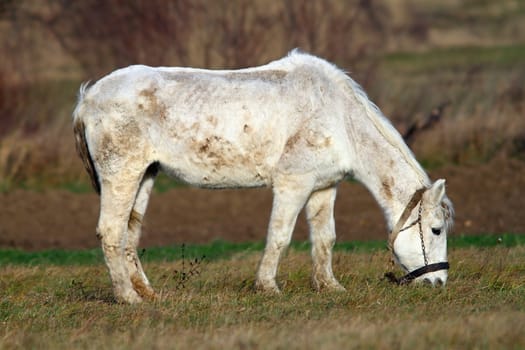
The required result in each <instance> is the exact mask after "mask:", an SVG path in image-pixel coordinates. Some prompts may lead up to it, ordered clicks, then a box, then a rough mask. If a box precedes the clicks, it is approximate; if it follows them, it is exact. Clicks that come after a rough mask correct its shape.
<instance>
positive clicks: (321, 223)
mask: <svg viewBox="0 0 525 350" xmlns="http://www.w3.org/2000/svg"><path fill="white" fill-rule="evenodd" d="M336 191H337V189H336V187H331V188H327V189H324V190H320V191H316V192H314V193H312V195H311V196H310V198H309V199H308V202H307V203H306V218H307V220H308V224H309V226H310V240H311V242H312V260H313V273H312V283H313V286H314V288H315V289H316V290H318V291H319V290H321V289H324V288H327V289H330V290H345V289H344V287H343V286H341V284H340V283H339V282H338V281H337V279H336V278H335V276H334V273H333V271H332V249H333V247H334V244H335V238H336V236H335V220H334V202H335V195H336Z"/></svg>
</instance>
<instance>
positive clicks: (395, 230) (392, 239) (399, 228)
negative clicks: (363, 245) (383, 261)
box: [388, 187, 427, 254]
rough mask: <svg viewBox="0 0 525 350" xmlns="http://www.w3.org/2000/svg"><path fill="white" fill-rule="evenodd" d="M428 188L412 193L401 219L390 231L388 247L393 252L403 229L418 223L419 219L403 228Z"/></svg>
mask: <svg viewBox="0 0 525 350" xmlns="http://www.w3.org/2000/svg"><path fill="white" fill-rule="evenodd" d="M426 190H427V189H426V188H425V187H423V188H420V189H419V190H417V191H416V192H414V194H413V195H412V198H410V201H409V202H408V204H407V206H406V207H405V210H403V213H402V214H401V216H400V217H399V220H397V223H396V225H395V226H394V228H393V229H392V231H391V232H390V235H389V236H388V249H389V250H390V252H392V254H393V253H394V242H395V240H396V238H397V236H398V235H399V233H400V232H401V231H404V230H406V229H408V228H410V227H412V226H414V225H415V224H416V223H417V220H416V221H414V222H413V223H411V224H410V225H408V226H407V227H405V228H403V225H404V224H405V222H406V221H407V220H408V218H409V217H410V214H412V210H414V208H415V207H416V205H417V204H418V203H419V202H421V199H422V198H423V193H425V191H426Z"/></svg>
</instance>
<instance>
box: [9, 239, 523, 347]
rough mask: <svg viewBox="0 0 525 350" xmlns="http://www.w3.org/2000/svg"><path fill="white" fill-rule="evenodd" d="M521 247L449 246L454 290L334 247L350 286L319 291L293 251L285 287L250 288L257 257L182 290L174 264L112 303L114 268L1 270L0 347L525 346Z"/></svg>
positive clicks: (207, 270) (303, 256) (151, 267)
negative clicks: (138, 299)
mask: <svg viewBox="0 0 525 350" xmlns="http://www.w3.org/2000/svg"><path fill="white" fill-rule="evenodd" d="M524 253H525V250H524V247H523V246H518V247H514V248H504V247H497V248H483V249H480V248H466V249H453V250H452V251H451V252H450V262H451V265H452V270H451V275H450V280H449V284H448V285H447V287H446V289H431V288H425V287H396V286H393V285H391V284H389V283H388V282H386V281H385V280H383V279H381V276H382V274H383V272H385V270H386V269H387V261H388V256H387V253H386V252H383V251H380V252H375V253H342V252H337V253H336V255H335V269H334V270H335V271H336V274H337V275H338V277H339V278H340V280H341V281H342V283H343V285H345V287H346V288H347V290H348V291H347V292H345V293H321V294H319V293H316V292H314V291H312V289H311V287H310V283H309V274H310V259H309V256H308V254H307V253H305V252H296V251H291V252H290V253H289V254H288V255H287V256H286V257H285V258H284V261H283V265H282V267H281V270H280V274H279V281H280V282H281V284H282V286H283V294H282V295H280V296H268V295H261V294H256V293H254V292H253V290H252V289H251V284H252V282H253V272H254V269H255V266H256V265H257V260H258V258H259V256H258V254H253V253H250V254H240V255H237V256H236V257H234V258H231V259H229V260H220V261H215V262H208V263H205V264H204V265H203V266H202V270H201V273H200V274H199V275H196V276H193V277H192V278H191V279H190V280H189V281H188V283H187V284H186V285H185V288H182V289H181V288H177V283H178V281H177V279H176V278H174V274H173V271H174V269H176V268H180V261H179V262H175V263H150V264H147V266H146V270H147V272H148V274H149V275H150V276H151V278H152V283H153V284H154V286H156V287H157V288H158V289H160V291H161V293H162V297H161V299H160V300H159V301H157V302H154V303H145V304H142V305H138V306H127V305H118V304H114V303H113V301H112V300H113V299H112V294H111V288H110V285H109V281H108V277H107V272H106V270H105V268H104V267H103V266H102V262H101V263H100V264H101V265H99V266H90V267H74V266H67V267H50V266H40V267H32V268H28V267H14V266H12V267H5V266H4V267H3V268H2V271H1V272H0V288H1V290H2V294H1V295H0V306H1V307H0V324H1V325H2V327H0V347H2V348H33V347H39V348H70V347H71V346H74V347H77V348H122V349H124V348H126V349H139V348H144V347H147V348H160V349H164V348H173V347H176V348H184V349H185V348H195V347H198V348H205V349H224V348H231V349H244V348H270V349H277V348H292V349H299V348H301V349H317V348H320V347H322V348H324V349H340V348H392V347H394V348H400V349H412V348H426V347H431V348H447V349H449V348H456V349H463V348H521V347H523V346H525V336H524V335H523V332H522V330H523V327H524V326H525V304H524V302H525V284H524V282H523V273H524V272H525V270H524V268H523V264H522V257H523V254H524Z"/></svg>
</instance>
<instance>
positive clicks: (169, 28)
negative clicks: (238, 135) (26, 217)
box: [0, 0, 525, 191]
mask: <svg viewBox="0 0 525 350" xmlns="http://www.w3.org/2000/svg"><path fill="white" fill-rule="evenodd" d="M293 48H300V49H302V50H304V51H307V52H310V53H313V54H315V55H319V56H322V57H324V58H326V59H328V60H330V61H332V62H334V63H336V64H337V65H338V66H339V67H340V68H342V69H344V70H346V71H348V72H350V74H351V75H352V77H353V78H354V79H355V80H357V81H358V82H359V83H361V84H362V85H363V86H364V88H365V90H367V91H368V93H369V95H370V98H371V99H372V100H373V101H374V102H376V103H377V104H378V105H379V106H380V108H381V109H382V111H383V112H384V113H385V115H386V116H387V117H389V118H390V119H391V120H392V121H393V123H394V124H395V126H396V127H397V128H398V129H399V130H400V131H401V132H402V133H403V134H404V135H405V136H406V139H407V142H408V143H409V144H410V145H411V147H412V149H413V150H414V152H415V153H416V156H417V157H418V159H419V160H421V161H422V162H423V164H424V165H425V166H427V167H438V166H442V165H445V164H460V165H463V164H479V163H480V162H481V163H483V162H487V161H490V160H491V159H493V158H495V157H511V158H519V159H522V160H525V91H524V89H525V86H524V82H525V1H524V0H499V1H490V0H426V1H417V0H381V1H380V0H316V1H313V0H271V1H269V0H213V1H210V0H191V1H190V0H129V1H124V0H82V1H73V0H0V50H1V51H0V52H1V56H0V57H1V60H0V62H1V64H0V190H4V191H5V190H9V189H11V188H13V187H29V188H41V187H48V186H51V187H57V186H58V187H64V186H65V187H69V188H79V187H82V186H84V185H85V186H86V187H87V186H89V185H88V184H89V180H88V178H87V175H86V174H85V173H84V170H83V166H82V163H81V162H80V160H79V159H78V158H77V156H76V152H75V148H74V142H73V135H72V131H71V123H70V118H71V112H72V110H73V107H74V104H75V102H76V93H77V91H78V87H79V85H80V83H81V82H82V81H86V80H96V79H98V78H100V77H102V76H103V75H105V74H107V73H109V72H110V71H112V70H114V69H116V68H119V67H123V66H127V65H130V64H135V63H141V64H148V65H164V66H195V67H197V66H198V67H206V68H241V67H248V66H254V65H259V64H264V63H267V62H268V61H271V60H273V59H277V58H280V57H282V56H284V55H286V53H287V52H289V51H290V50H291V49H293ZM436 120H439V122H438V123H435V121H436ZM429 126H431V127H429ZM414 130H417V133H412V131H414Z"/></svg>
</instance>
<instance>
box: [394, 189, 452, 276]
mask: <svg viewBox="0 0 525 350" xmlns="http://www.w3.org/2000/svg"><path fill="white" fill-rule="evenodd" d="M426 190H427V189H426V188H424V187H423V188H420V189H418V190H417V191H416V192H414V194H413V195H412V198H410V201H409V202H408V204H407V206H406V207H405V210H404V211H403V213H402V214H401V216H400V218H399V220H398V221H397V223H396V225H395V226H394V229H393V230H392V232H391V233H390V235H389V237H388V249H389V250H390V252H391V253H392V255H395V253H394V242H395V240H396V238H397V236H398V235H399V233H400V232H402V231H404V230H407V229H409V228H411V227H412V226H414V225H416V224H417V225H418V228H419V238H420V239H421V250H422V251H423V260H424V262H425V265H423V266H422V267H420V268H417V269H415V270H413V271H411V272H409V273H407V274H406V275H404V276H403V277H401V278H397V277H396V276H395V275H394V273H392V272H388V273H385V277H386V278H388V279H389V280H390V281H391V282H394V283H396V284H399V285H404V284H409V283H410V282H412V281H413V280H414V279H416V278H418V277H419V276H422V275H424V274H426V273H429V272H435V271H440V270H448V269H449V267H450V265H449V263H448V262H447V261H445V262H439V263H434V264H429V263H428V258H427V252H426V247H425V240H424V238H423V228H422V225H421V211H422V207H423V193H425V191H426ZM418 204H419V209H418V213H417V219H416V220H414V221H413V222H412V223H410V224H409V225H407V226H405V227H403V225H404V224H405V222H406V221H407V220H408V218H409V217H410V214H412V211H413V210H414V208H415V207H416V205H418Z"/></svg>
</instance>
